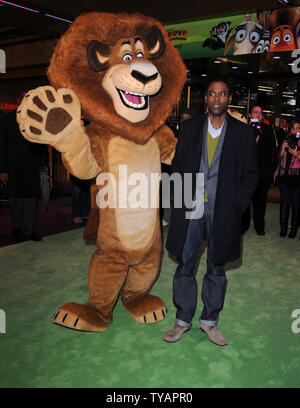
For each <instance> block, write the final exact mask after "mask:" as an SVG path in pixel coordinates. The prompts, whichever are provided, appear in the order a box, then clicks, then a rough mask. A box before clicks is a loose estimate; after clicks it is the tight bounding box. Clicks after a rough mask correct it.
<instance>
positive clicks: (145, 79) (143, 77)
mask: <svg viewBox="0 0 300 408" xmlns="http://www.w3.org/2000/svg"><path fill="white" fill-rule="evenodd" d="M131 75H132V76H133V78H135V79H137V80H138V81H140V82H142V83H143V84H146V83H147V82H149V81H152V80H153V79H156V78H157V77H158V73H156V74H153V75H144V74H143V73H142V72H140V71H136V70H133V71H131Z"/></svg>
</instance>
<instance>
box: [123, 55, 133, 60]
mask: <svg viewBox="0 0 300 408" xmlns="http://www.w3.org/2000/svg"><path fill="white" fill-rule="evenodd" d="M123 60H124V61H131V60H132V56H131V55H130V54H125V55H124V57H123Z"/></svg>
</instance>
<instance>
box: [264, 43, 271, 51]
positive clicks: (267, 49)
mask: <svg viewBox="0 0 300 408" xmlns="http://www.w3.org/2000/svg"><path fill="white" fill-rule="evenodd" d="M269 48H270V44H266V45H265V48H264V50H263V52H269Z"/></svg>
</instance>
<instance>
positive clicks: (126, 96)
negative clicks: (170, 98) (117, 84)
mask: <svg viewBox="0 0 300 408" xmlns="http://www.w3.org/2000/svg"><path fill="white" fill-rule="evenodd" d="M117 91H118V92H119V95H120V98H121V101H122V102H123V104H124V105H125V106H127V107H128V108H132V109H136V110H143V109H147V108H148V100H149V96H148V95H143V94H139V93H132V92H127V91H122V90H121V89H118V88H117Z"/></svg>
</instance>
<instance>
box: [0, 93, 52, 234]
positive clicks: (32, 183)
mask: <svg viewBox="0 0 300 408" xmlns="http://www.w3.org/2000/svg"><path fill="white" fill-rule="evenodd" d="M24 95H25V93H23V94H22V96H24ZM21 100H22V97H20V98H19V99H18V104H20V103H21ZM46 149H47V147H46V146H43V145H40V144H37V143H31V142H28V141H27V140H25V139H24V138H23V136H22V135H21V133H20V130H19V126H18V124H17V121H16V111H15V110H14V111H12V112H10V113H7V114H5V115H3V117H2V118H1V125H0V179H1V181H2V182H3V183H4V184H7V194H8V198H9V203H10V207H11V212H12V222H13V229H14V231H13V236H12V238H13V240H14V241H16V242H21V241H24V240H34V241H40V240H41V237H39V236H38V235H36V234H35V232H34V229H35V222H36V218H37V210H38V197H39V194H40V166H41V159H42V155H43V154H44V155H47V150H46Z"/></svg>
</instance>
